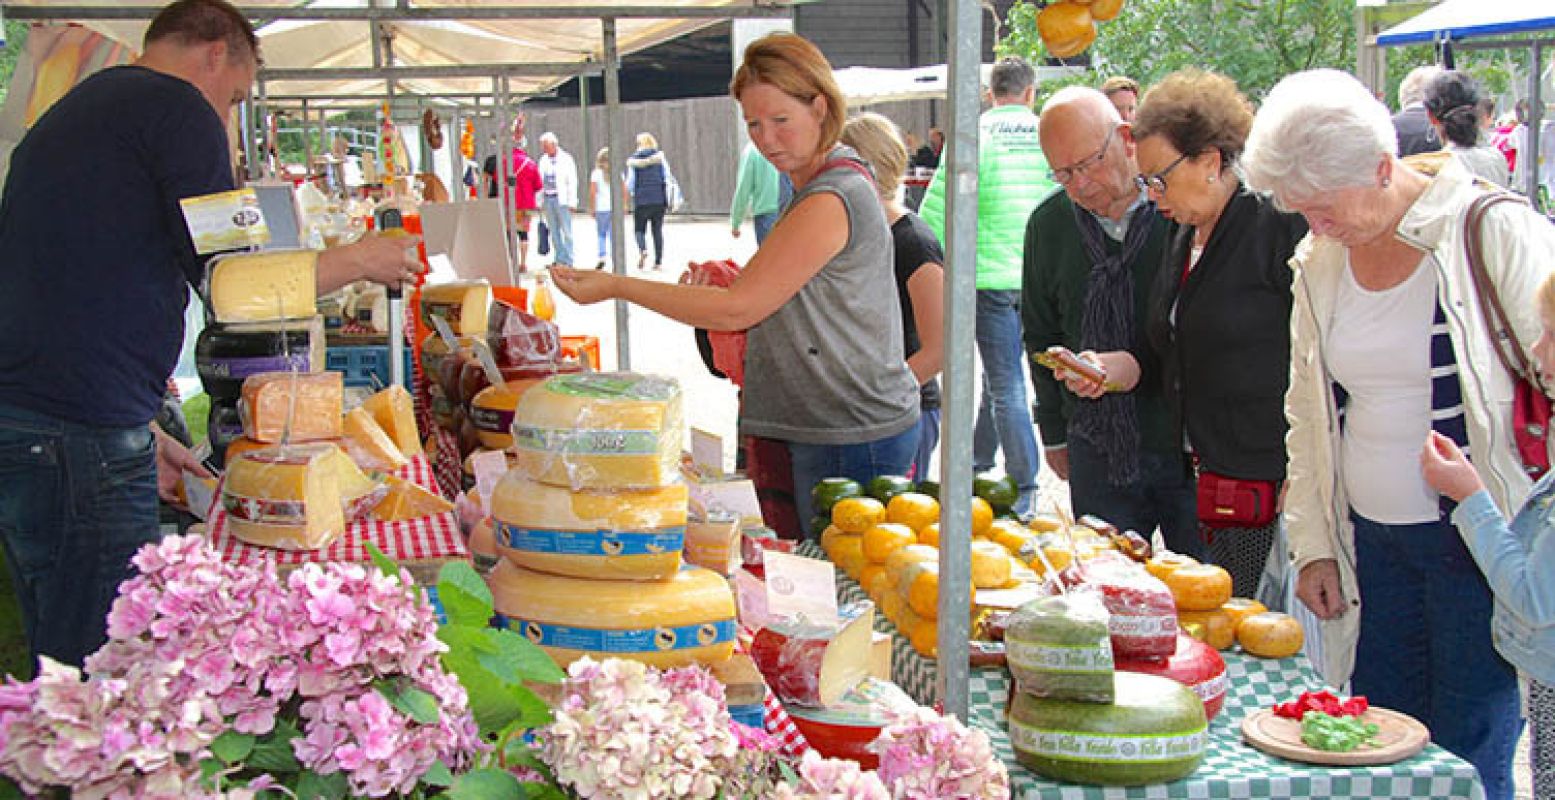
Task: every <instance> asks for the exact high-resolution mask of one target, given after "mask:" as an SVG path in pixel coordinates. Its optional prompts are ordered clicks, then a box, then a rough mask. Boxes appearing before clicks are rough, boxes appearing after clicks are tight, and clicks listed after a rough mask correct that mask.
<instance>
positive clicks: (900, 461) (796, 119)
mask: <svg viewBox="0 0 1555 800" xmlns="http://www.w3.org/2000/svg"><path fill="white" fill-rule="evenodd" d="M729 91H730V94H732V95H734V98H735V100H736V101H737V102H738V103H739V104H740V109H741V112H742V113H743V115H744V119H745V129H746V131H748V133H749V136H750V138H751V141H752V142H754V143H755V144H756V146H757V148H759V149H760V150H761V153H762V155H763V156H765V157H766V158H767V160H768V161H770V162H772V165H773V166H774V167H777V168H778V170H780V171H782V172H784V173H786V174H787V175H788V176H789V177H790V178H791V179H792V180H793V182H794V187H795V194H794V200H793V202H792V203H791V204H790V205H789V206H788V207H787V208H786V209H784V211H783V219H782V220H781V221H780V222H779V223H778V224H777V226H776V227H774V228H773V229H772V235H770V236H768V237H767V241H766V243H765V244H763V245H762V246H761V247H760V248H757V250H756V254H755V255H754V256H752V257H751V259H750V262H749V263H748V264H746V266H745V268H744V269H743V270H741V271H740V274H739V277H737V278H735V279H734V281H733V282H732V283H731V285H729V286H728V287H721V286H708V285H701V286H698V285H690V284H676V283H662V282H659V281H655V280H647V279H643V278H633V277H626V276H622V275H612V274H610V273H606V272H595V271H593V270H587V271H584V270H571V269H558V270H556V272H555V276H556V285H557V287H558V288H560V289H561V290H562V292H564V293H566V294H567V296H568V297H571V298H572V299H573V300H575V301H577V302H579V303H584V304H589V303H598V302H601V301H604V300H613V299H621V300H626V301H627V302H630V303H633V304H636V305H640V306H643V307H644V308H648V309H650V310H652V311H656V312H658V313H660V314H663V315H665V316H667V317H670V318H671V319H675V320H679V321H681V322H684V323H686V324H688V325H692V326H695V327H700V328H707V329H709V330H721V331H746V350H745V360H744V364H743V366H744V370H745V374H746V375H749V376H752V379H751V380H748V381H746V382H745V388H744V392H743V393H742V396H741V407H740V421H739V425H740V433H741V434H742V436H744V437H746V438H747V441H749V439H750V437H763V438H767V439H775V440H778V441H780V442H783V443H785V444H786V445H787V447H788V451H789V454H790V456H791V459H792V468H791V474H792V476H793V496H794V504H795V506H796V507H797V508H798V511H799V519H800V520H801V521H802V523H808V522H809V521H810V520H811V518H812V516H813V513H812V512H813V509H814V506H813V504H812V502H811V497H810V492H811V489H813V488H814V487H815V485H816V484H817V483H818V482H820V480H821V479H822V478H826V477H829V476H834V475H835V476H846V477H850V478H853V479H854V480H857V481H868V480H870V479H871V478H873V477H874V476H877V475H901V474H905V473H906V472H907V470H908V468H909V467H910V465H911V464H912V458H913V453H914V452H915V450H916V449H917V446H918V414H919V411H918V382H917V381H916V380H914V379H913V374H912V370H911V369H909V368H908V366H907V362H906V360H905V359H903V358H902V357H901V355H900V354H901V353H902V318H901V313H900V308H899V306H898V304H897V303H895V302H893V301H892V300H891V299H889V295H885V294H883V292H884V291H886V289H885V287H888V286H890V285H891V284H892V281H893V279H892V275H891V231H890V228H888V227H887V226H886V221H885V213H884V211H882V210H881V208H880V199H879V198H878V197H876V196H875V188H874V186H873V185H872V183H871V180H870V177H869V168H868V167H867V166H865V165H864V164H863V162H861V161H859V160H858V158H857V156H856V154H855V153H854V152H853V150H852V149H851V148H848V147H846V146H842V145H839V144H838V141H837V140H838V136H839V135H840V134H841V132H842V125H843V121H844V120H845V119H846V117H847V103H846V101H845V100H844V99H843V95H842V90H841V89H839V88H838V87H837V82H836V80H835V79H834V78H833V77H832V68H831V65H830V64H829V63H827V61H826V57H825V56H823V55H821V51H820V50H819V49H818V48H817V47H816V46H815V45H814V44H811V43H810V42H809V41H808V40H806V39H804V38H803V37H800V36H796V35H794V34H791V33H773V34H769V35H767V36H764V37H762V38H760V39H757V40H756V41H754V42H752V43H751V44H750V45H749V46H748V47H746V49H745V53H744V59H743V61H742V63H741V65H740V67H739V69H737V70H736V71H735V73H734V80H733V81H731V82H730V85H729ZM752 461H754V459H752ZM748 466H751V468H752V469H754V467H753V466H752V465H751V464H749V463H748ZM758 488H760V487H759V486H758Z"/></svg>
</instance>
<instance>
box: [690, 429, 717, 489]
mask: <svg viewBox="0 0 1555 800" xmlns="http://www.w3.org/2000/svg"><path fill="white" fill-rule="evenodd" d="M691 463H692V465H693V466H695V467H696V470H697V473H698V474H700V475H701V476H702V477H704V478H711V479H713V480H718V479H721V478H723V477H724V440H723V437H722V436H719V435H718V434H716V433H712V432H710V431H704V430H702V429H701V428H692V429H691Z"/></svg>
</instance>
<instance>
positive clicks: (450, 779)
mask: <svg viewBox="0 0 1555 800" xmlns="http://www.w3.org/2000/svg"><path fill="white" fill-rule="evenodd" d="M421 782H422V783H425V784H428V785H431V786H452V785H454V774H453V773H452V772H450V771H449V770H448V765H447V764H444V763H443V761H442V759H438V760H437V761H433V762H432V766H431V768H430V769H428V770H427V771H426V773H425V774H424V775H422V776H421Z"/></svg>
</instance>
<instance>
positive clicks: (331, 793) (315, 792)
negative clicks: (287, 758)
mask: <svg viewBox="0 0 1555 800" xmlns="http://www.w3.org/2000/svg"><path fill="white" fill-rule="evenodd" d="M350 790H351V785H350V784H349V783H348V782H347V781H346V776H345V773H343V772H331V773H330V774H328V775H320V774H318V773H317V772H314V771H313V770H305V771H303V773H302V776H301V777H300V778H298V780H297V800H345V796H346V793H347V792H349V791H350Z"/></svg>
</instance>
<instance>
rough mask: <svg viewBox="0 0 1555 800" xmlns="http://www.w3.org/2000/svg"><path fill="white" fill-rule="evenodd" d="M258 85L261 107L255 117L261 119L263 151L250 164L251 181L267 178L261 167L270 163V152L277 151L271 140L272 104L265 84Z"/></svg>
mask: <svg viewBox="0 0 1555 800" xmlns="http://www.w3.org/2000/svg"><path fill="white" fill-rule="evenodd" d="M256 83H257V84H258V86H259V95H258V96H259V107H258V109H257V113H256V114H255V116H257V117H258V118H259V131H260V133H259V135H260V140H259V141H260V143H261V146H262V147H263V150H262V151H261V152H260V153H259V158H258V159H257V160H255V161H250V162H248V177H249V180H257V179H260V178H263V177H264V176H265V175H264V171H263V170H262V169H260V167H259V165H260V164H261V163H264V164H268V163H270V151H271V150H273V149H275V142H273V141H271V139H270V103H269V101H268V100H267V99H266V97H265V82H264V81H263V80H259V81H256Z"/></svg>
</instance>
